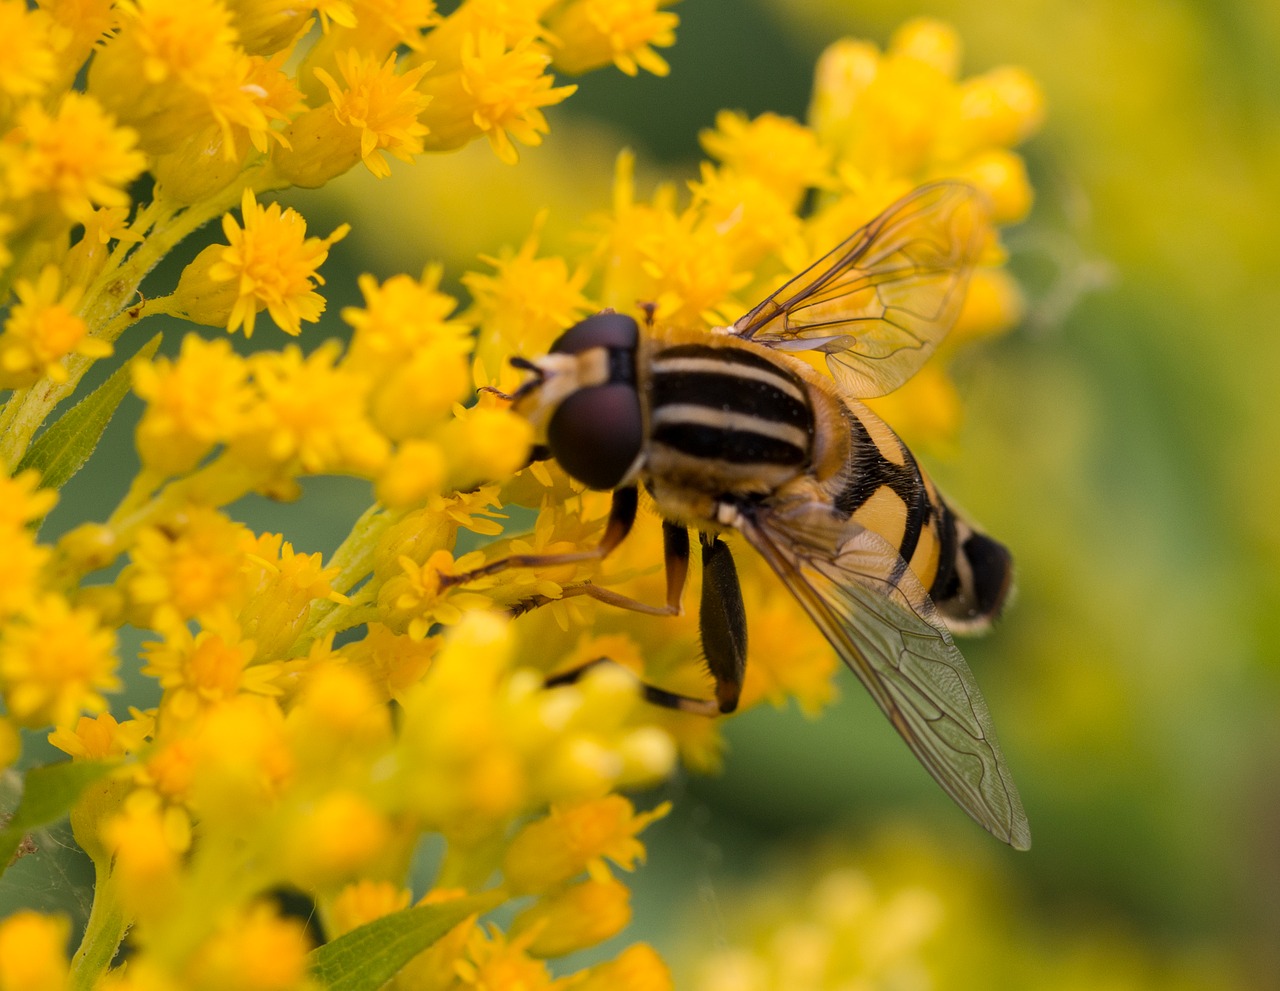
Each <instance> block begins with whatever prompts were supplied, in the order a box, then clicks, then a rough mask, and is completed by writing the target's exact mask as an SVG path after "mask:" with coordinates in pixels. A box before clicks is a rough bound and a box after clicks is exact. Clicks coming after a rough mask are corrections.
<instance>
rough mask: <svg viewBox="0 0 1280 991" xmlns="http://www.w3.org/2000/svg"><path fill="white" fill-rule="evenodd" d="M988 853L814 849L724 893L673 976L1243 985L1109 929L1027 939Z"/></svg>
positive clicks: (882, 841) (798, 981)
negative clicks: (710, 932)
mask: <svg viewBox="0 0 1280 991" xmlns="http://www.w3.org/2000/svg"><path fill="white" fill-rule="evenodd" d="M987 852H988V851H986V850H985V849H982V850H979V849H976V848H974V849H968V850H964V851H963V852H961V851H958V850H957V848H956V845H955V844H951V845H950V848H948V849H943V848H941V847H940V846H938V845H937V844H935V843H934V842H931V841H929V840H927V839H925V838H924V837H922V836H921V835H920V834H918V833H917V832H915V831H913V830H912V829H910V828H899V829H896V830H895V831H894V833H893V835H892V836H889V835H887V834H886V835H883V836H880V837H876V838H873V839H872V840H871V841H870V842H868V843H865V844H862V845H860V847H859V851H858V852H857V853H854V852H853V851H851V850H850V849H849V848H848V844H847V840H844V839H834V838H833V839H832V840H830V841H827V842H818V843H816V844H811V845H810V846H809V847H808V848H807V849H806V851H805V853H804V854H803V860H799V859H792V860H791V861H789V862H788V863H787V864H785V865H783V866H781V867H780V868H776V869H774V870H772V871H770V872H769V873H767V874H766V875H764V876H763V877H759V878H756V879H754V880H753V881H752V882H751V883H750V885H749V886H748V887H745V889H744V890H737V891H734V892H733V893H732V896H731V897H730V896H728V893H723V892H722V897H721V898H720V899H719V900H718V909H717V915H716V919H715V923H716V925H718V926H722V927H723V928H724V931H725V933H726V936H727V939H726V942H725V945H723V946H721V947H718V948H716V949H712V950H708V949H707V947H706V941H705V938H702V936H703V932H704V928H703V927H702V926H699V925H696V924H692V920H691V924H690V926H689V929H690V931H691V932H694V933H696V934H697V935H696V936H695V937H694V938H693V939H691V940H688V941H686V946H687V949H688V954H687V956H686V957H685V961H686V966H685V967H684V968H683V969H682V970H683V972H682V973H680V974H679V976H681V977H683V978H684V981H685V983H687V986H688V987H690V988H693V989H695V991H774V989H776V991H791V989H793V988H846V987H895V988H896V987H953V986H954V987H964V986H968V985H970V984H972V982H973V975H974V974H989V975H991V974H998V975H999V978H1000V983H1002V984H1004V985H1007V986H1009V987H1018V988H1046V989H1055V991H1056V989H1067V988H1073V987H1083V986H1099V985H1100V984H1101V985H1105V986H1114V987H1124V988H1133V989H1135V991H1145V989H1151V991H1155V989H1158V988H1159V989H1164V988H1170V987H1176V988H1188V989H1190V988H1212V989H1220V991H1232V989H1234V988H1237V987H1245V986H1247V985H1246V984H1245V983H1238V982H1236V981H1235V980H1233V979H1232V974H1231V969H1230V968H1226V967H1222V966H1221V961H1220V960H1218V959H1216V958H1215V955H1214V953H1213V952H1212V951H1210V950H1209V949H1207V948H1206V947H1203V946H1190V947H1185V948H1179V947H1174V946H1172V945H1170V946H1168V947H1165V948H1163V949H1162V950H1160V951H1158V952H1154V953H1153V952H1152V951H1150V950H1147V949H1144V948H1143V947H1142V946H1141V945H1140V944H1139V943H1137V942H1136V941H1135V940H1134V939H1133V937H1132V935H1131V934H1130V933H1127V932H1125V931H1124V929H1123V928H1118V927H1116V925H1115V921H1114V920H1113V919H1110V918H1104V919H1098V920H1091V919H1089V917H1088V916H1086V915H1083V914H1080V913H1075V914H1074V915H1073V916H1071V918H1070V919H1066V918H1063V919H1058V920H1054V921H1052V922H1050V923H1048V924H1047V925H1045V924H1043V923H1041V924H1040V925H1041V926H1043V928H1040V927H1038V926H1037V925H1036V924H1034V923H1032V922H1031V921H1030V920H1028V919H1026V918H1025V917H1023V916H1025V913H1023V916H1019V915H1018V914H1017V909H1016V907H1015V906H1017V905H1018V904H1019V901H1020V898H1019V895H1018V893H1017V892H1015V891H1011V890H1009V889H1010V887H1011V878H1009V877H1008V876H1007V875H1006V872H1004V871H1003V870H1001V869H1000V867H999V866H998V865H997V864H996V863H994V862H993V861H992V860H991V859H990V858H988V857H987V856H986V854H987ZM682 986H684V984H682Z"/></svg>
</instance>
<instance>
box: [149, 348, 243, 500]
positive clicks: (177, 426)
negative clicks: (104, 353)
mask: <svg viewBox="0 0 1280 991" xmlns="http://www.w3.org/2000/svg"><path fill="white" fill-rule="evenodd" d="M132 372H133V391H134V392H136V393H137V394H138V396H139V397H140V398H141V399H142V400H143V401H145V402H146V404H147V405H146V409H145V410H144V411H143V414H142V419H141V420H139V421H138V427H137V432H136V435H135V437H136V443H137V446H138V453H139V455H140V456H141V457H142V463H143V464H144V465H146V466H147V468H149V469H150V470H152V471H154V472H156V473H158V474H160V475H179V474H182V473H184V472H187V471H190V470H191V469H192V468H194V467H195V466H196V465H197V464H199V463H200V461H201V460H202V459H203V458H204V457H205V455H206V454H208V453H209V451H210V450H212V449H213V447H214V445H215V444H223V443H226V442H227V441H228V440H229V439H230V438H232V437H234V436H235V435H236V433H237V432H238V431H239V430H240V429H241V428H242V427H243V426H244V422H245V414H246V412H247V410H248V408H249V404H250V402H251V401H252V398H253V392H252V390H251V389H250V388H249V384H248V375H249V367H248V364H247V363H246V362H245V360H244V358H242V357H241V356H240V355H238V354H236V353H235V352H234V351H232V349H231V345H230V343H228V342H227V340H226V339H225V338H217V339H215V340H212V341H206V340H205V339H204V338H202V337H200V336H199V335H198V334H188V335H187V336H186V337H184V338H183V339H182V348H181V350H180V351H179V352H178V356H177V358H174V359H170V358H166V357H163V356H161V357H157V358H156V359H155V360H154V361H152V362H150V363H148V362H135V363H134V364H133V366H132Z"/></svg>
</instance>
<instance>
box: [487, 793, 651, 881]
mask: <svg viewBox="0 0 1280 991" xmlns="http://www.w3.org/2000/svg"><path fill="white" fill-rule="evenodd" d="M669 810H670V805H669V804H663V805H661V806H659V807H658V808H657V809H655V810H654V811H652V812H646V813H643V814H641V815H636V814H635V809H634V808H633V806H632V805H631V803H630V802H629V801H627V799H625V798H623V797H622V796H621V795H607V796H605V797H604V798H599V799H593V800H590V801H586V802H580V803H576V804H573V805H556V806H552V808H551V812H550V814H549V815H548V816H547V817H546V818H545V819H539V820H537V821H536V822H532V823H530V824H529V825H528V826H525V828H524V829H522V830H521V831H520V833H519V835H517V836H516V838H515V839H514V840H513V841H512V842H511V845H510V846H509V847H508V848H507V854H506V858H505V860H504V861H503V868H502V869H503V872H504V873H505V874H506V877H507V883H508V884H510V885H511V886H512V888H513V889H514V890H515V891H519V892H541V891H548V890H550V889H551V888H553V887H555V886H556V885H559V884H563V883H565V882H567V881H569V880H571V879H573V878H574V877H576V876H577V875H579V874H581V873H582V872H583V871H590V872H591V874H592V876H601V875H602V873H607V869H606V868H605V865H604V860H605V858H608V859H609V860H611V861H612V862H613V863H615V864H617V865H618V866H619V867H621V868H622V869H623V870H628V871H629V870H633V869H634V868H635V864H636V861H637V860H639V859H642V858H643V857H644V847H643V846H642V845H641V843H640V841H639V840H637V839H636V838H635V837H636V834H637V833H638V832H640V830H642V829H644V828H645V827H646V826H647V825H648V824H649V823H651V822H652V821H653V820H655V819H658V818H660V817H662V816H663V815H666V813H667V812H668V811H669Z"/></svg>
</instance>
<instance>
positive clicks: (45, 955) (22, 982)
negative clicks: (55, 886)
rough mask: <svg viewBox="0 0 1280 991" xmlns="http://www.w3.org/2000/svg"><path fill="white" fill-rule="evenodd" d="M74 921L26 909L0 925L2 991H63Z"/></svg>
mask: <svg viewBox="0 0 1280 991" xmlns="http://www.w3.org/2000/svg"><path fill="white" fill-rule="evenodd" d="M70 935H71V921H70V920H69V919H66V918H64V917H62V916H50V915H41V914H40V913H39V912H32V911H30V910H27V909H22V910H20V911H17V912H14V913H13V914H12V915H10V916H9V917H8V918H7V919H5V920H4V921H3V922H0V988H4V989H5V991H63V989H64V988H66V987H67V979H68V977H69V974H70V966H69V964H68V961H67V958H66V945H67V939H68V937H69V936H70Z"/></svg>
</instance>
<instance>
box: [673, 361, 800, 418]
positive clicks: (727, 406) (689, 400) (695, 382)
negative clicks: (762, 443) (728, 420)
mask: <svg viewBox="0 0 1280 991" xmlns="http://www.w3.org/2000/svg"><path fill="white" fill-rule="evenodd" d="M652 389H653V405H654V408H655V409H657V408H660V407H662V406H706V407H708V408H710V409H716V410H720V411H722V412H724V413H727V414H731V415H732V414H741V415H743V416H752V417H759V418H761V419H764V420H772V421H774V422H775V423H785V424H788V425H789V426H793V427H800V428H801V429H802V430H804V431H806V432H808V431H809V430H810V429H811V428H812V424H813V415H812V414H811V413H810V412H809V407H808V406H807V405H806V404H805V403H804V402H802V401H801V400H800V399H797V398H796V397H795V396H794V395H791V394H789V393H788V392H784V391H783V390H782V389H781V388H779V387H778V386H777V385H775V384H774V383H772V382H769V381H766V380H764V379H760V378H748V377H746V376H742V375H735V374H734V373H733V368H732V366H729V367H727V368H726V369H725V371H724V372H723V373H721V372H708V371H669V372H666V371H656V372H655V373H654V375H653V383H652Z"/></svg>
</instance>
